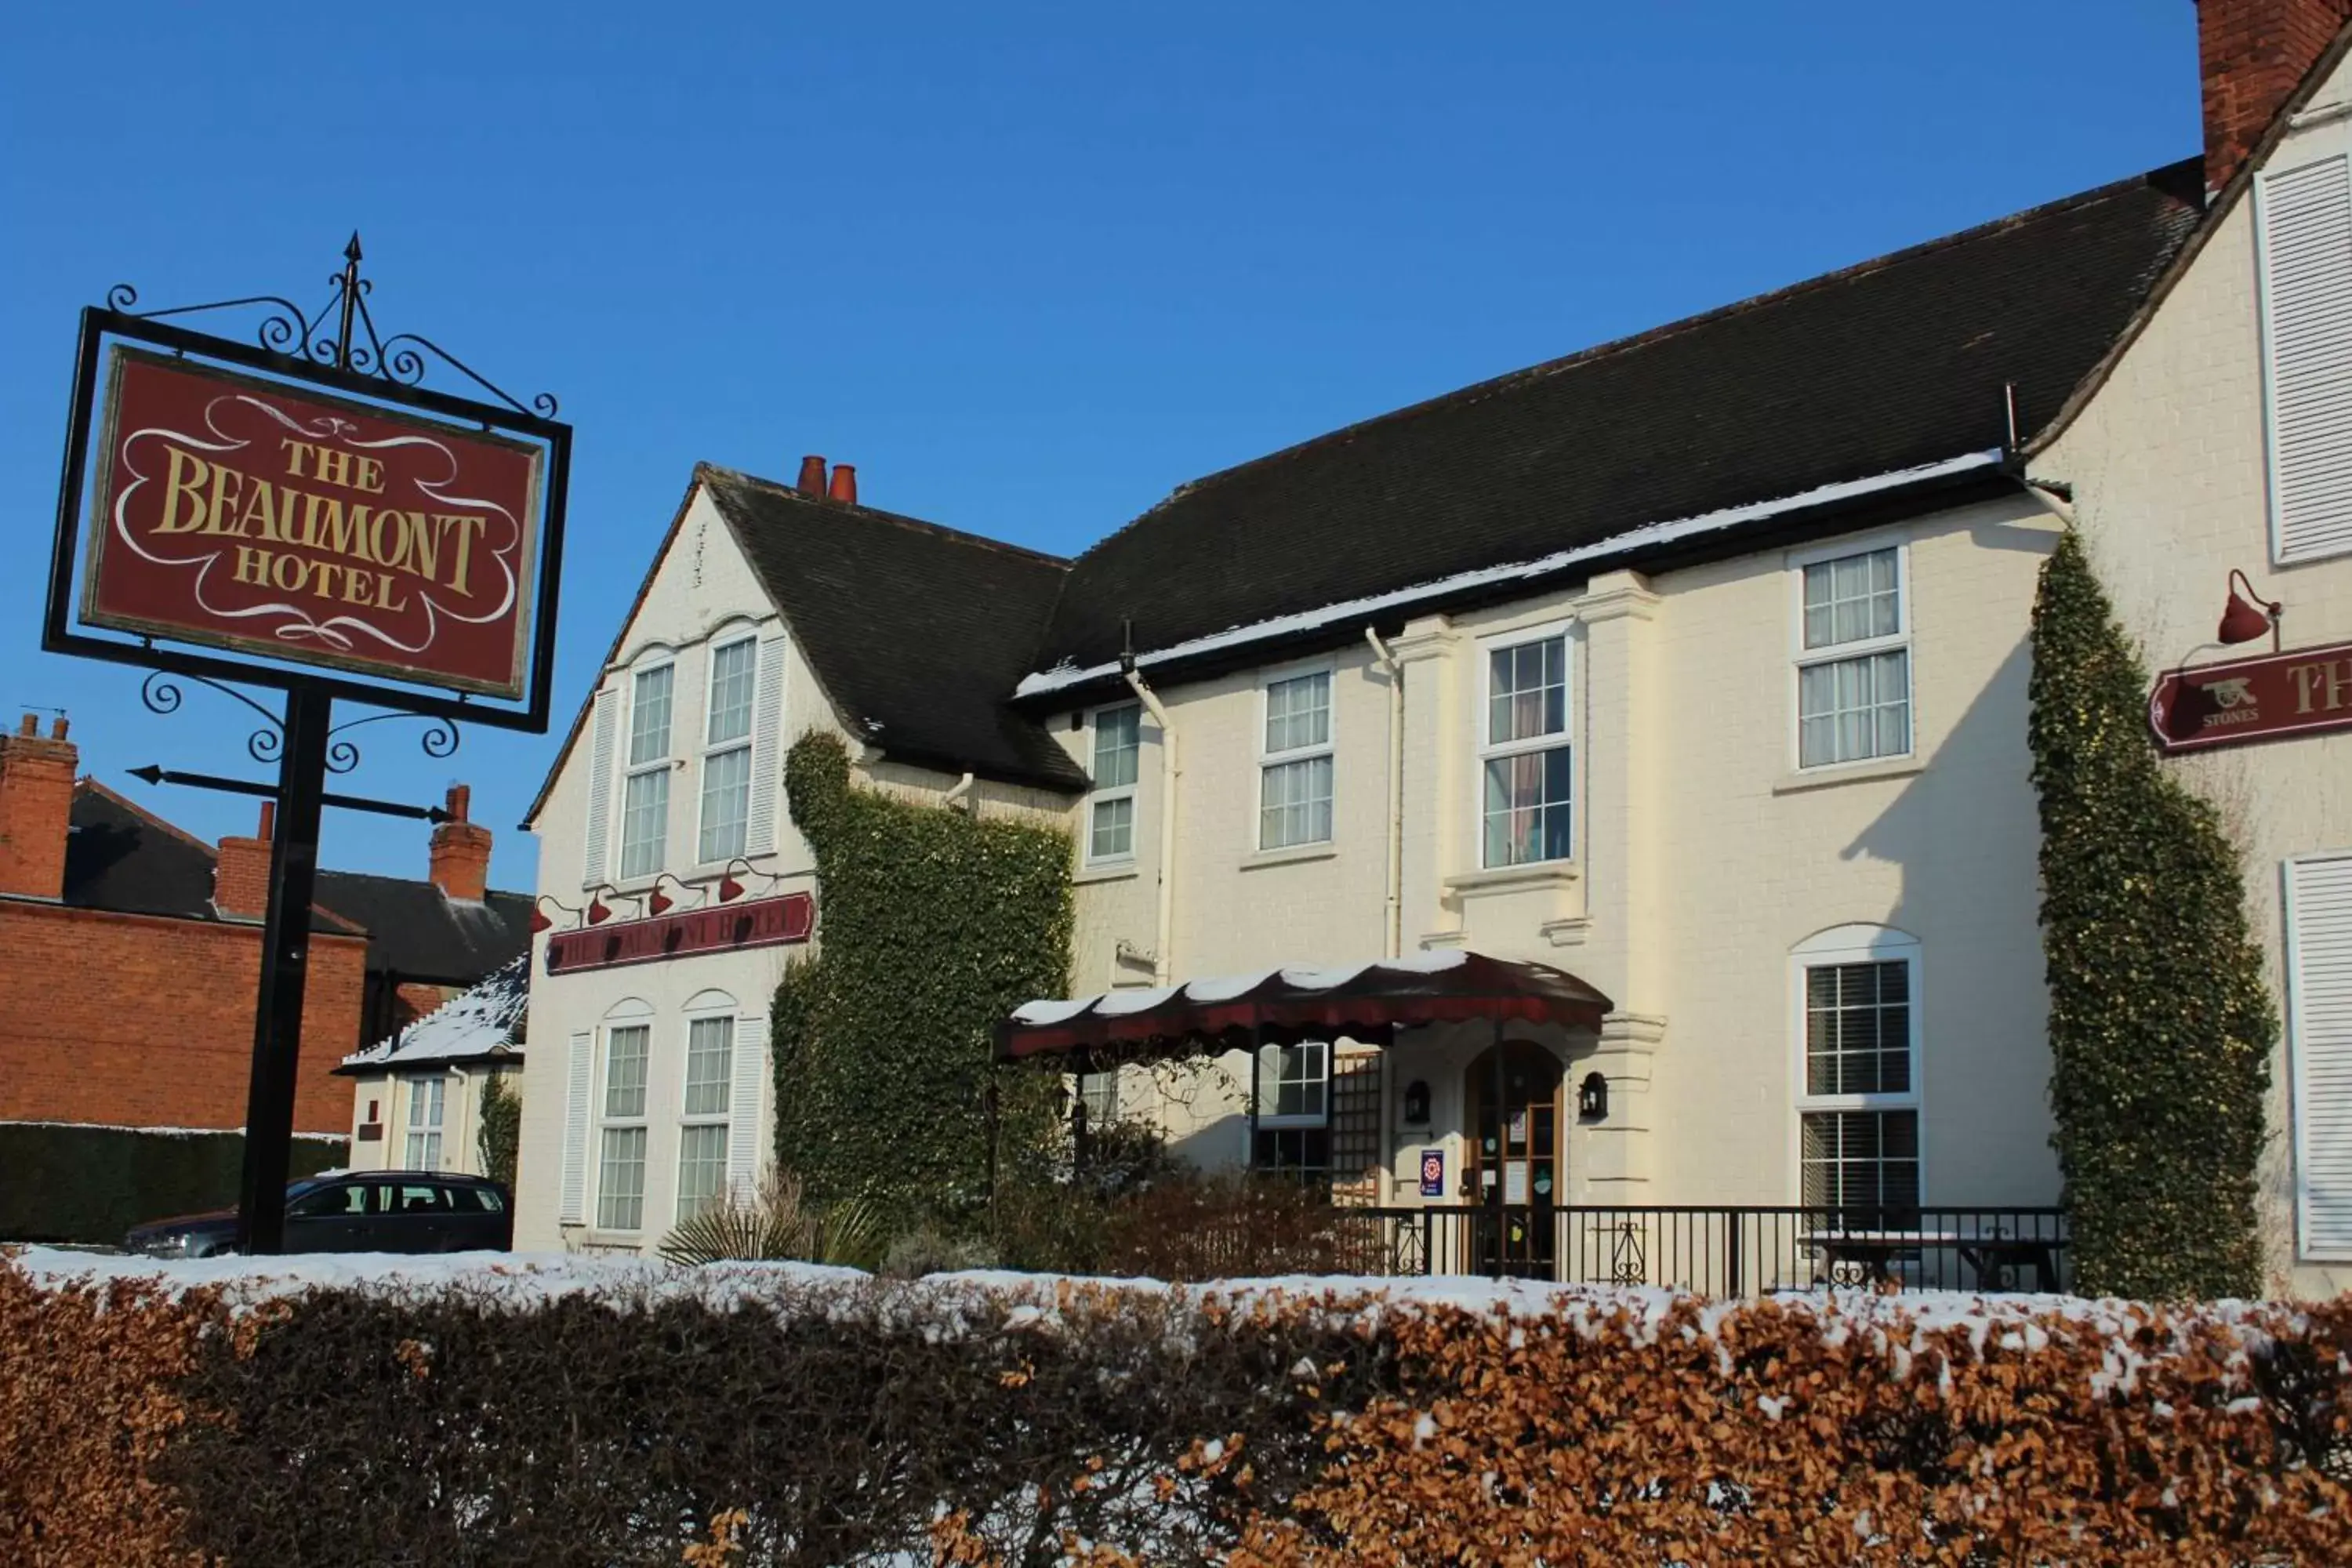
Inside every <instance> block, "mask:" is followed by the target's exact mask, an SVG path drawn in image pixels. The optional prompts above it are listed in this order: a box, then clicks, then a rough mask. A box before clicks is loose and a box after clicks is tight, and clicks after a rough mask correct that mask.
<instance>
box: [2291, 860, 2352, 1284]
mask: <svg viewBox="0 0 2352 1568" xmlns="http://www.w3.org/2000/svg"><path fill="white" fill-rule="evenodd" d="M2286 919H2287V936H2288V950H2287V958H2286V963H2287V1023H2288V1039H2289V1042H2290V1047H2291V1048H2292V1049H2293V1050H2294V1129H2295V1188H2296V1193H2295V1197H2296V1205H2297V1207H2298V1208H2299V1209H2300V1210H2301V1211H2302V1212H2301V1214H2300V1215H2299V1216H2298V1221H2299V1223H2298V1226H2297V1228H2298V1229H2299V1230H2300V1232H2301V1233H2302V1237H2303V1255H2304V1256H2305V1257H2306V1258H2312V1259H2314V1260H2316V1261H2321V1262H2331V1263H2340V1262H2347V1261H2352V854H2345V855H2336V856H2331V857H2328V858H2313V859H2309V860H2294V861H2289V862H2288V863H2287V868H2286Z"/></svg>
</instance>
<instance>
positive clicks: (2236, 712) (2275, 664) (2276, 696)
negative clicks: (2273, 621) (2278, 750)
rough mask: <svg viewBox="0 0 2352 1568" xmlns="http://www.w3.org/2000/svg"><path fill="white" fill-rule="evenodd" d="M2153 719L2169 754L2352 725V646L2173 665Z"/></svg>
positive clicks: (2151, 710) (2151, 711) (2154, 703)
mask: <svg viewBox="0 0 2352 1568" xmlns="http://www.w3.org/2000/svg"><path fill="white" fill-rule="evenodd" d="M2147 720H2148V723H2149V725H2150V727H2151V728H2153V729H2154V730H2155V731H2156V743H2157V746H2158V749H2160V750H2162V751H2165V752H2201V751H2206V750H2209V749H2210V748H2212V747H2214V746H2236V745H2243V744H2244V743H2246V742H2249V741H2274V740H2278V739H2281V738H2282V737H2284V736H2288V735H2307V734H2314V733H2317V732H2320V731H2327V730H2347V729H2352V643H2334V644H2331V645H2329V646H2327V647H2309V648H2300V649H2294V650H2291V651H2289V652H2286V653H2266V654H2263V655H2261V656H2260V657H2258V658H2238V659H2231V661H2230V662H2228V663H2227V664H2207V665H2200V666H2199V667H2198V668H2194V669H2174V670H2168V671H2166V672H2165V674H2164V676H2163V677H2162V679H2158V681H2157V683H2156V690H2155V691H2154V692H2153V693H2151V694H2150V695H2149V697H2148V701H2147Z"/></svg>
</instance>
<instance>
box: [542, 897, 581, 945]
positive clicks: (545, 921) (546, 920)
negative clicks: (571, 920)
mask: <svg viewBox="0 0 2352 1568" xmlns="http://www.w3.org/2000/svg"><path fill="white" fill-rule="evenodd" d="M550 904H553V905H554V906H555V907H556V908H557V909H559V910H562V911H563V912H564V913H565V914H567V915H576V914H578V913H579V912H580V911H579V910H575V909H573V908H572V906H571V905H570V904H567V903H565V902H563V901H562V900H561V899H556V898H552V897H551V896H549V895H548V894H546V893H541V894H540V895H539V897H537V898H535V899H533V900H531V901H530V934H531V935H533V936H538V935H541V933H543V932H546V931H553V930H554V929H555V917H554V916H553V915H551V914H549V913H548V912H547V906H548V905H550Z"/></svg>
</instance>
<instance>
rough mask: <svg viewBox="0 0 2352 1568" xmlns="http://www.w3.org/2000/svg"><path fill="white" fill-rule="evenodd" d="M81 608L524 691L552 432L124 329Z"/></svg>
mask: <svg viewBox="0 0 2352 1568" xmlns="http://www.w3.org/2000/svg"><path fill="white" fill-rule="evenodd" d="M104 421H105V425H104V430H105V435H104V440H103V444H102V446H101V447H100V451H99V457H98V488H97V491H96V494H95V497H94V499H93V501H92V515H91V527H90V535H89V537H90V548H89V563H88V565H87V567H86V569H85V574H84V577H83V582H82V616H83V618H84V619H85V620H87V621H88V622H89V623H90V624H91V625H93V626H113V627H117V628H120V629H121V630H125V631H132V632H142V633H148V634H153V635H159V636H163V637H174V638H178V639H180V640H182V641H186V642H197V643H208V644H212V645H214V646H215V647H229V648H236V649H239V650H242V651H244V652H247V653H257V654H262V655H266V656H268V657H269V658H290V659H300V660H304V661H307V662H310V663H315V664H327V665H333V666H335V667H337V668H342V669H348V670H354V671H358V672H361V673H364V674H372V675H386V676H391V677H394V678H395V679H403V680H410V681H417V682H422V683H424V684H426V685H432V686H442V687H450V688H455V689H460V690H465V691H478V692H484V693H488V694H491V695H495V696H500V697H519V696H520V695H522V691H523V674H524V668H525V666H526V664H527V662H528V659H529V654H530V584H531V581H532V576H531V573H532V566H533V560H532V556H533V552H534V551H535V549H536V547H537V543H538V540H537V537H536V534H537V529H538V519H539V501H540V467H541V448H539V447H535V446H533V445H530V444H529V443H526V442H520V441H513V440H509V439H505V438H503V437H496V436H491V435H488V434H485V433H483V432H480V431H475V430H465V429H460V428H457V427H456V426H449V425H445V424H441V423H439V422H437V421H433V420H427V419H422V418H418V417H415V416H411V415H406V414H398V413H394V412H391V411H388V410H385V409H383V408H374V407H370V406H368V405H363V404H358V403H346V402H344V401H342V400H341V399H340V398H335V397H331V396H327V395H321V394H318V393H313V392H309V391H303V390H298V389H296V388H293V387H290V386H289V385H287V384H283V383H279V382H271V381H262V380H257V379H255V378H253V377H249V376H243V375H236V374H230V373H229V372H226V371H223V370H218V369H215V368H213V367H211V366H199V365H195V364H192V363H187V362H184V361H177V360H173V359H168V358H166V357H164V356H163V355H159V354H152V353H143V352H141V351H138V350H134V349H129V348H123V347H120V346H118V347H117V348H116V349H115V351H114V358H113V363H112V366H111V374H110V375H109V377H108V380H107V391H106V402H105V405H104Z"/></svg>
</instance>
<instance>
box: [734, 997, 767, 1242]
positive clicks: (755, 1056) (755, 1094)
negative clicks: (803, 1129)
mask: <svg viewBox="0 0 2352 1568" xmlns="http://www.w3.org/2000/svg"><path fill="white" fill-rule="evenodd" d="M733 1067H734V1069H735V1081H734V1083H733V1084H732V1085H731V1086H730V1093H729V1101H728V1107H727V1185H728V1187H729V1188H730V1190H731V1191H732V1192H734V1193H735V1194H736V1195H737V1196H738V1197H739V1198H746V1199H748V1198H749V1197H750V1196H751V1191H752V1189H753V1187H754V1186H756V1185H757V1184H758V1183H759V1179H760V1089H761V1085H762V1084H764V1083H765V1082H766V1081H767V1077H768V1020H767V1019H766V1018H764V1017H762V1016H760V1015H759V1014H756V1013H747V1014H744V1015H743V1016H740V1017H739V1018H737V1019H736V1020H735V1059H734V1063H733Z"/></svg>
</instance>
